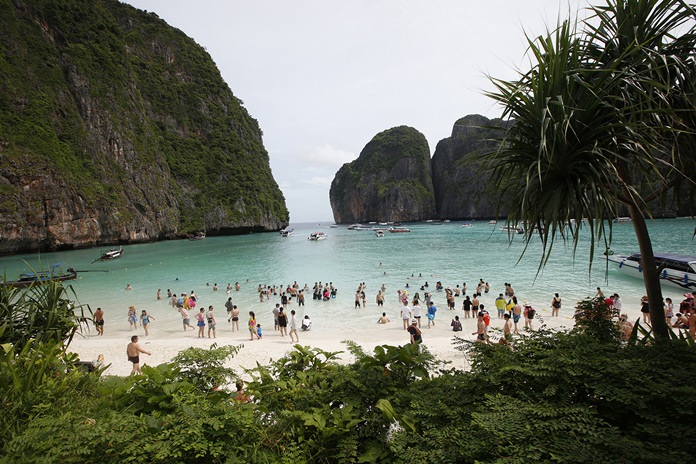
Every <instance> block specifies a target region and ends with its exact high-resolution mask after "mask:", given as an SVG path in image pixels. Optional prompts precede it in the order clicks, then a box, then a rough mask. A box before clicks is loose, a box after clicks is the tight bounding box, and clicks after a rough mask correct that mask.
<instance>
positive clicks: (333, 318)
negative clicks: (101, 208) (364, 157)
mask: <svg viewBox="0 0 696 464" xmlns="http://www.w3.org/2000/svg"><path fill="white" fill-rule="evenodd" d="M469 224H470V226H468V225H469ZM695 224H696V221H694V219H692V218H681V219H664V220H652V221H650V222H649V231H650V236H651V239H652V243H653V248H654V250H655V251H656V252H672V253H682V254H690V255H696V239H694V237H693V234H694V226H695ZM365 226H367V227H371V226H372V224H370V225H368V224H365ZM403 226H405V227H408V228H409V229H410V230H411V232H409V233H388V232H386V233H385V234H384V235H385V236H384V237H377V236H376V234H375V233H374V232H373V231H369V230H358V231H356V230H348V228H347V227H346V226H345V225H340V226H335V225H333V224H332V223H331V222H321V223H301V224H291V225H290V227H291V228H293V229H294V234H293V235H291V236H289V237H281V236H280V235H279V234H278V233H277V232H274V233H252V234H246V235H237V236H225V237H207V238H205V239H203V240H168V241H162V242H156V243H144V244H133V245H124V247H123V248H124V253H123V256H122V257H120V258H119V259H116V260H113V261H106V262H99V261H97V262H95V259H96V258H98V257H99V256H100V255H101V253H102V252H103V251H107V250H108V248H107V247H102V248H92V249H81V250H71V251H60V252H51V253H40V254H39V253H32V254H22V255H14V256H9V257H3V258H0V272H3V273H4V275H5V278H6V280H14V279H16V278H17V277H18V275H19V274H20V273H21V272H27V271H29V270H30V269H41V268H45V269H47V268H49V267H50V266H51V265H53V264H56V263H63V267H64V268H67V267H72V268H74V269H76V270H77V271H79V273H78V274H79V278H78V279H76V280H74V281H70V282H66V285H68V286H70V288H71V289H72V290H73V291H74V293H75V296H76V300H77V303H78V304H79V305H88V306H89V307H90V308H91V309H92V310H95V309H96V308H97V307H101V308H103V309H104V310H105V312H106V314H107V321H109V320H112V321H113V319H114V318H116V319H117V320H119V321H121V319H122V321H121V322H122V323H123V324H124V325H125V326H126V327H127V321H126V313H127V310H128V307H129V306H130V305H133V306H135V307H136V308H137V309H138V311H140V310H141V309H147V310H148V311H149V312H150V313H151V314H153V315H154V316H155V317H158V316H159V317H160V318H161V319H159V320H160V322H158V325H160V326H167V327H168V328H169V329H171V330H172V331H174V330H177V331H178V330H181V320H180V318H179V317H178V314H176V313H175V312H173V310H172V308H171V307H170V306H169V301H168V299H167V292H168V291H171V292H172V293H175V294H181V293H189V292H191V291H195V292H196V294H197V296H198V299H199V307H200V305H204V306H205V307H207V306H209V305H214V307H215V308H216V312H217V314H218V320H220V319H221V315H225V309H224V303H225V301H227V299H228V298H230V297H231V298H232V300H233V302H234V304H236V305H238V307H239V308H240V310H241V316H242V317H241V318H240V319H241V320H242V321H244V320H245V319H244V318H245V315H246V312H247V311H248V310H254V311H255V312H256V313H257V314H261V315H263V316H262V317H261V318H260V320H262V321H264V322H269V321H270V317H271V316H270V310H271V308H272V306H273V304H274V303H275V302H276V301H279V296H275V297H274V298H273V299H272V300H271V302H268V301H266V302H264V303H261V302H260V301H259V296H258V292H257V289H258V286H259V285H262V286H272V285H276V286H277V287H278V288H284V287H287V286H288V285H292V284H293V283H294V282H297V283H298V284H299V286H300V287H304V286H305V284H306V285H307V286H309V287H310V288H312V287H313V286H314V284H315V282H322V283H326V282H331V283H332V285H333V286H334V287H335V288H337V289H338V292H337V295H336V298H334V299H331V300H330V301H314V300H313V299H312V295H311V291H310V292H309V294H308V295H307V297H306V305H305V306H304V307H302V308H297V307H296V306H295V305H293V307H295V308H296V309H297V310H298V316H299V318H301V317H303V316H304V314H309V315H311V317H312V319H313V321H314V324H315V325H317V324H321V326H322V327H324V328H326V329H333V328H339V327H344V328H345V325H346V320H347V319H349V320H350V321H351V323H353V324H355V327H356V330H359V327H361V326H364V324H365V323H374V322H375V319H376V317H377V316H378V315H379V314H381V311H382V310H384V311H386V312H387V313H388V315H389V316H390V317H392V318H396V320H399V317H398V314H399V308H400V305H399V304H398V291H399V290H401V291H406V292H407V293H408V294H409V296H411V295H413V294H414V293H416V292H418V293H420V295H421V297H422V295H423V293H424V291H429V292H430V293H431V294H432V295H433V299H434V302H435V304H436V306H438V307H439V308H445V307H446V305H445V293H444V292H438V291H436V290H435V286H436V282H438V281H439V282H441V283H442V284H443V286H450V287H451V288H455V287H456V286H457V285H459V286H460V288H463V287H464V285H466V287H467V290H468V292H467V293H468V294H469V295H471V294H472V293H473V292H474V291H475V288H476V285H477V283H478V282H479V280H480V279H482V280H483V281H484V282H488V283H489V286H490V291H489V293H488V294H486V295H484V296H483V298H482V301H483V302H484V303H485V304H489V305H491V306H492V304H493V300H494V299H495V298H496V296H497V295H498V293H502V292H503V291H504V284H505V283H510V284H512V286H513V288H514V289H515V292H516V294H517V295H518V296H519V298H520V299H522V300H526V301H528V302H530V303H532V304H533V305H534V306H535V307H537V308H539V309H544V310H545V309H546V308H548V307H549V303H550V301H551V299H552V297H553V294H554V293H555V292H558V293H559V294H560V295H561V297H562V298H563V300H564V311H565V310H571V309H572V303H574V302H577V301H579V300H582V299H583V298H586V297H592V296H594V295H595V294H596V293H597V287H601V288H602V290H603V291H604V292H605V293H606V294H611V293H615V292H616V293H619V294H620V295H621V297H622V299H623V301H624V307H625V308H626V307H628V308H629V309H630V308H632V310H631V312H633V311H635V314H636V315H639V314H640V313H639V312H638V311H639V300H640V297H641V296H642V295H643V294H644V293H645V290H644V286H643V283H642V280H640V279H636V278H633V277H629V276H625V275H623V274H622V273H620V272H619V271H618V270H617V269H615V268H614V267H613V266H612V265H611V264H610V263H607V261H606V259H605V257H604V255H603V252H604V250H605V246H604V243H603V242H602V243H600V244H598V245H597V247H596V255H595V257H594V261H593V263H592V265H591V266H590V259H589V255H590V252H589V249H590V246H589V240H590V233H589V230H586V228H585V229H583V230H582V232H581V239H580V241H579V243H578V246H577V248H574V247H573V244H572V243H564V242H563V241H560V240H559V241H557V242H556V243H555V244H554V246H553V250H552V252H551V256H550V258H549V260H548V262H546V264H545V266H543V267H540V259H541V243H540V242H539V240H538V239H535V240H533V241H532V242H531V243H529V244H528V245H527V246H526V247H525V244H524V242H523V240H522V236H520V235H516V234H513V235H509V234H508V233H507V232H505V231H501V230H500V226H501V223H499V224H496V225H492V224H489V223H487V221H474V222H469V223H466V224H465V223H463V222H460V221H452V222H419V223H405V224H403ZM318 231H320V232H324V233H326V234H327V238H326V239H325V240H321V241H310V240H308V236H309V235H310V233H312V232H318ZM611 249H612V250H613V251H614V252H615V253H617V254H629V253H633V252H637V251H638V244H637V240H636V237H635V232H634V229H633V225H632V223H630V222H620V223H616V224H614V229H613V237H612V243H611ZM235 283H239V285H240V290H239V291H236V290H235V289H234V286H235ZM361 283H364V284H365V292H366V295H367V307H366V308H365V310H360V311H358V310H354V297H355V292H356V290H357V288H358V286H359V285H360V284H361ZM228 284H229V285H231V286H232V287H233V288H232V291H231V293H230V294H229V295H228V294H227V292H226V287H227V285H228ZM127 286H130V288H132V290H126V287H127ZM215 286H217V288H218V290H215ZM382 286H384V287H385V288H386V305H385V307H384V308H383V309H380V308H378V307H377V306H376V304H375V295H376V294H377V291H378V290H379V289H380V288H381V287H382ZM158 291H159V292H160V294H161V298H162V299H160V300H158V299H157V293H158ZM663 291H664V296H671V297H672V299H673V300H675V302H678V301H681V299H682V298H681V295H680V294H679V293H680V292H679V290H678V289H673V288H670V287H663ZM461 301H462V298H461V297H460V298H458V299H457V308H458V309H459V308H461ZM565 308H567V309H565ZM114 315H117V316H116V317H114ZM266 318H267V319H269V321H265V319H266ZM110 323H113V322H110Z"/></svg>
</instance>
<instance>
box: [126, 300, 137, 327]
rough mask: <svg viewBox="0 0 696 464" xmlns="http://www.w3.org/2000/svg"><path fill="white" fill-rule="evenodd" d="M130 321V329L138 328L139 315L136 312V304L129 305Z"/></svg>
mask: <svg viewBox="0 0 696 464" xmlns="http://www.w3.org/2000/svg"><path fill="white" fill-rule="evenodd" d="M128 323H129V324H130V328H129V329H128V330H133V329H137V328H138V315H137V313H136V312H135V306H129V307H128Z"/></svg>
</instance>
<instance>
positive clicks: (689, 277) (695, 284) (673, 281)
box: [608, 253, 696, 292]
mask: <svg viewBox="0 0 696 464" xmlns="http://www.w3.org/2000/svg"><path fill="white" fill-rule="evenodd" d="M662 256H668V255H662V254H658V253H656V254H655V257H656V259H657V261H658V266H660V260H661V257H662ZM608 259H609V261H611V262H612V263H614V264H616V265H617V266H618V269H619V272H621V273H623V274H626V275H629V276H631V277H636V278H639V279H642V278H643V268H642V265H641V263H640V261H638V260H636V257H635V255H634V256H624V255H611V256H609V257H608ZM683 264H684V266H688V268H685V269H674V268H671V267H668V266H660V283H661V284H662V285H668V286H670V287H675V288H679V289H682V290H688V291H689V292H693V291H696V268H694V265H696V257H694V261H692V262H691V263H689V262H684V263H683Z"/></svg>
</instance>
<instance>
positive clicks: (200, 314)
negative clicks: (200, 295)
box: [196, 308, 205, 338]
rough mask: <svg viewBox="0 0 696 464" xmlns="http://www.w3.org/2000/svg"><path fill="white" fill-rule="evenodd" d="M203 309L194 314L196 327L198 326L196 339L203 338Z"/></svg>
mask: <svg viewBox="0 0 696 464" xmlns="http://www.w3.org/2000/svg"><path fill="white" fill-rule="evenodd" d="M204 313H205V309H203V308H201V310H200V311H198V314H196V320H197V322H196V325H197V326H198V338H205V314H204Z"/></svg>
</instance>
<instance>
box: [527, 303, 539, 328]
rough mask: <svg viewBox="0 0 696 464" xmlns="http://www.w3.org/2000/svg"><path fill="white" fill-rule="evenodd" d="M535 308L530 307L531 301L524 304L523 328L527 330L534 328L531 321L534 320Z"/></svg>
mask: <svg viewBox="0 0 696 464" xmlns="http://www.w3.org/2000/svg"><path fill="white" fill-rule="evenodd" d="M535 314H536V310H535V309H534V308H533V307H532V305H531V303H526V302H525V304H524V328H525V329H529V330H534V327H532V321H533V320H534V315H535Z"/></svg>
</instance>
